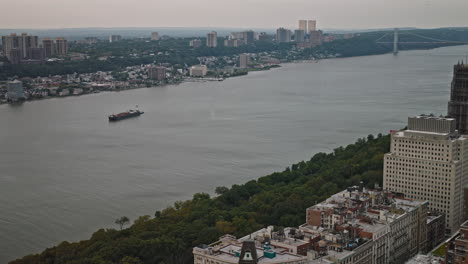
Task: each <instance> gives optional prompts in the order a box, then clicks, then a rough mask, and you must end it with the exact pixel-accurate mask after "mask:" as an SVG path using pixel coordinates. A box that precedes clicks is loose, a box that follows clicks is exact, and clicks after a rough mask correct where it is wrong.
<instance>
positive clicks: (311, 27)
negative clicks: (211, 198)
mask: <svg viewBox="0 0 468 264" xmlns="http://www.w3.org/2000/svg"><path fill="white" fill-rule="evenodd" d="M307 30H308V32H309V34H310V33H311V32H313V31H317V21H316V20H309V21H307Z"/></svg>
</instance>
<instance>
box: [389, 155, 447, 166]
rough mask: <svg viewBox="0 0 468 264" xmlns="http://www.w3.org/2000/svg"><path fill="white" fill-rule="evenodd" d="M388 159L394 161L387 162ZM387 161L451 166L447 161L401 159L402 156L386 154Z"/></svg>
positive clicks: (397, 163)
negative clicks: (396, 156)
mask: <svg viewBox="0 0 468 264" xmlns="http://www.w3.org/2000/svg"><path fill="white" fill-rule="evenodd" d="M389 160H393V161H394V162H393V163H392V162H389ZM387 163H389V164H395V165H404V164H405V163H406V164H408V165H412V164H423V165H429V166H432V167H451V164H447V163H439V162H431V161H425V160H412V159H402V158H394V157H389V156H387ZM414 166H416V165H414Z"/></svg>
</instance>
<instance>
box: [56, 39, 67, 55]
mask: <svg viewBox="0 0 468 264" xmlns="http://www.w3.org/2000/svg"><path fill="white" fill-rule="evenodd" d="M55 48H56V54H57V55H59V56H61V55H67V53H68V43H67V40H66V39H64V38H57V39H55Z"/></svg>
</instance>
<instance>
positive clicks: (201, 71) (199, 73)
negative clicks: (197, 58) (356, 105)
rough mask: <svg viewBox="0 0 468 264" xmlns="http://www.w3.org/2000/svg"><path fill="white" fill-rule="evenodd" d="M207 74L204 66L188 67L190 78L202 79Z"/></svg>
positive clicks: (206, 68)
mask: <svg viewBox="0 0 468 264" xmlns="http://www.w3.org/2000/svg"><path fill="white" fill-rule="evenodd" d="M207 72H208V67H206V65H194V66H192V67H190V76H192V77H204V76H205V75H206V73H207Z"/></svg>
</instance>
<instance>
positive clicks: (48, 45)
mask: <svg viewBox="0 0 468 264" xmlns="http://www.w3.org/2000/svg"><path fill="white" fill-rule="evenodd" d="M42 48H44V53H45V56H46V58H50V57H52V56H54V55H55V52H56V51H57V50H56V48H55V43H54V40H52V39H50V38H44V39H43V40H42Z"/></svg>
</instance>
